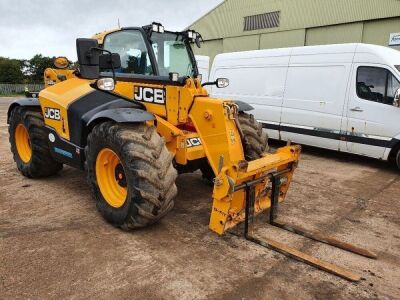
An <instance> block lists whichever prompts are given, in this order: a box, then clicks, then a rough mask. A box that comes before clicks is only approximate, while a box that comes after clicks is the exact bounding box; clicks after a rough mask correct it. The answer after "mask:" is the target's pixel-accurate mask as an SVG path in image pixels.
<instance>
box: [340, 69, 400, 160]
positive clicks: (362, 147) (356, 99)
mask: <svg viewBox="0 0 400 300" xmlns="http://www.w3.org/2000/svg"><path fill="white" fill-rule="evenodd" d="M394 73H395V72H394V70H391V68H390V67H388V66H385V65H381V64H365V63H362V64H361V63H357V64H354V66H353V72H352V88H351V89H350V93H349V100H348V106H347V113H346V114H347V136H346V141H347V142H346V144H347V151H348V152H351V153H357V154H361V155H367V156H371V157H375V158H382V159H383V158H385V157H384V153H385V149H386V148H388V147H391V143H392V141H393V137H395V136H396V135H398V134H399V133H400V125H399V124H400V122H399V120H400V108H398V107H394V106H393V98H394V93H395V91H396V89H398V88H400V80H399V78H396V76H395V75H394Z"/></svg>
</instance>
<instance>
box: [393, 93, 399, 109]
mask: <svg viewBox="0 0 400 300" xmlns="http://www.w3.org/2000/svg"><path fill="white" fill-rule="evenodd" d="M393 105H394V106H396V107H400V88H398V89H397V91H396V93H394V101H393Z"/></svg>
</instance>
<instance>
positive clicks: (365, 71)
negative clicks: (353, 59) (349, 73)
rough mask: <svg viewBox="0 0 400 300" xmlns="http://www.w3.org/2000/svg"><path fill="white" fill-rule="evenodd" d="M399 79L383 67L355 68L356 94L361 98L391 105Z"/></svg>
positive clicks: (399, 85)
mask: <svg viewBox="0 0 400 300" xmlns="http://www.w3.org/2000/svg"><path fill="white" fill-rule="evenodd" d="M399 87H400V83H399V81H398V80H397V79H396V78H395V77H394V76H393V75H392V73H390V72H389V71H388V70H386V69H384V68H377V67H359V68H358V70H357V95H358V97H360V98H361V99H364V100H369V101H374V102H378V103H383V104H388V105H393V100H394V93H395V92H396V90H397V89H398V88H399Z"/></svg>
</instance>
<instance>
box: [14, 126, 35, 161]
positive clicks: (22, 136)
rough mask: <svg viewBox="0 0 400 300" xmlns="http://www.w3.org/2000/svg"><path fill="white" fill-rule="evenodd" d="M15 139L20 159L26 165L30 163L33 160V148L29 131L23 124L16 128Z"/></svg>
mask: <svg viewBox="0 0 400 300" xmlns="http://www.w3.org/2000/svg"><path fill="white" fill-rule="evenodd" d="M14 138H15V145H16V147H17V152H18V155H19V157H20V158H21V160H22V161H23V162H24V163H28V162H29V161H30V160H31V158H32V147H31V140H30V138H29V133H28V130H27V129H26V127H25V126H24V125H23V124H18V125H17V127H16V128H15V137H14Z"/></svg>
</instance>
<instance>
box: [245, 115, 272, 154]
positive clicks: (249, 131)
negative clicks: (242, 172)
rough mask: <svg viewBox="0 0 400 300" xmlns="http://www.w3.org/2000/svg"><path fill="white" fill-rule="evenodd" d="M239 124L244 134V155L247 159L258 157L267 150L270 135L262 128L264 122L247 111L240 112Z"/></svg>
mask: <svg viewBox="0 0 400 300" xmlns="http://www.w3.org/2000/svg"><path fill="white" fill-rule="evenodd" d="M239 124H240V127H241V129H242V132H243V135H244V141H243V143H244V145H243V146H244V156H245V159H246V160H247V161H252V160H255V159H258V158H260V157H261V156H262V154H263V153H264V152H267V151H268V149H269V147H268V135H267V134H266V132H265V131H263V129H262V124H261V123H260V122H258V121H257V120H256V119H254V116H253V115H251V114H247V113H244V112H242V113H240V114H239Z"/></svg>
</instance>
